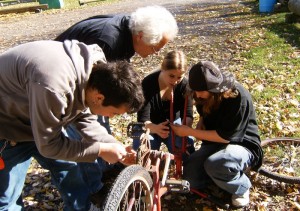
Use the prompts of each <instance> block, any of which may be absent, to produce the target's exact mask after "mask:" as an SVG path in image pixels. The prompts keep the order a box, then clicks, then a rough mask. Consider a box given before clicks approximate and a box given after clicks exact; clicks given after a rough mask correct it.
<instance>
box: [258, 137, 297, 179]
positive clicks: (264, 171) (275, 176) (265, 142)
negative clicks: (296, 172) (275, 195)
mask: <svg viewBox="0 0 300 211" xmlns="http://www.w3.org/2000/svg"><path fill="white" fill-rule="evenodd" d="M279 142H284V143H288V144H290V145H296V146H297V147H299V146H300V138H286V137H280V138H270V139H266V140H263V141H262V142H261V146H262V148H263V149H264V148H266V147H267V146H270V145H271V144H278V143H279ZM263 164H264V161H263ZM258 173H260V174H262V175H264V176H266V177H268V178H271V179H274V180H277V181H279V182H285V183H289V184H300V177H298V176H286V175H282V174H279V173H277V172H273V171H270V170H267V169H266V168H264V167H263V165H262V167H261V168H260V169H259V170H258Z"/></svg>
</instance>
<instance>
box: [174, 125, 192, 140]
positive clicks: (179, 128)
mask: <svg viewBox="0 0 300 211" xmlns="http://www.w3.org/2000/svg"><path fill="white" fill-rule="evenodd" d="M170 126H171V128H172V130H173V131H174V133H175V134H176V135H178V136H181V137H183V136H189V135H190V132H189V130H190V129H191V128H190V127H189V126H186V125H179V124H170Z"/></svg>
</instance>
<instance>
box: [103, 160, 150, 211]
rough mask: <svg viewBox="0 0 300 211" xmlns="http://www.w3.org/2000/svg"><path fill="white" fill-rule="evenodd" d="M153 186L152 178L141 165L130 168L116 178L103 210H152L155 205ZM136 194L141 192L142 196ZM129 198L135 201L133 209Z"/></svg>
mask: <svg viewBox="0 0 300 211" xmlns="http://www.w3.org/2000/svg"><path fill="white" fill-rule="evenodd" d="M152 186H153V181H152V178H151V176H150V174H149V172H148V171H147V170H146V169H144V168H143V167H142V166H140V165H131V166H128V167H126V168H125V169H124V170H123V171H122V172H121V173H120V174H119V176H118V177H117V178H116V180H115V182H114V184H113V185H112V187H111V189H110V192H109V194H108V195H107V196H106V199H105V201H104V203H103V205H102V208H101V210H105V211H117V210H134V211H140V210H150V209H151V208H152V203H153V200H152V192H151V189H152ZM136 192H139V194H140V195H137V193H136ZM141 194H142V198H141ZM128 196H129V199H131V201H130V202H131V203H133V200H132V199H134V206H133V207H132V208H130V204H129V205H128ZM128 206H129V207H128Z"/></svg>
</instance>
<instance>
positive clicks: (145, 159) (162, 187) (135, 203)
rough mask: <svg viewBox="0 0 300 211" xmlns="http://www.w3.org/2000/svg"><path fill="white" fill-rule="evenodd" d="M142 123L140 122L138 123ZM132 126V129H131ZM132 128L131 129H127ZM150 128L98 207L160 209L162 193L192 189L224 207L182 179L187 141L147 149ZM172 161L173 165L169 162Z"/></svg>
mask: <svg viewBox="0 0 300 211" xmlns="http://www.w3.org/2000/svg"><path fill="white" fill-rule="evenodd" d="M137 124H139V125H142V123H137ZM133 127H134V124H132V123H131V124H129V127H128V136H131V134H132V128H133ZM130 128H131V129H130ZM130 131H131V132H130ZM149 132H150V131H149V130H146V132H145V133H143V134H142V135H141V138H140V139H141V146H140V148H139V150H138V151H137V161H136V165H131V166H128V167H126V168H125V169H124V170H123V171H122V172H121V173H120V174H119V176H118V177H117V178H116V180H115V182H114V184H113V185H112V187H111V189H110V193H109V194H108V195H107V197H106V199H105V201H104V203H103V205H102V209H101V210H105V211H116V210H152V211H160V210H161V200H160V199H161V196H163V195H164V194H166V193H167V192H176V193H188V192H192V193H195V194H197V195H199V196H200V197H202V198H205V199H208V200H210V201H211V202H213V203H215V204H217V205H218V206H219V207H221V208H223V209H228V208H229V204H225V203H223V202H222V201H221V200H220V199H218V198H216V197H214V196H212V195H209V194H206V193H203V192H200V191H198V190H194V189H191V188H190V184H189V182H188V181H186V180H182V179H181V175H182V155H183V153H184V152H185V146H186V143H184V144H182V147H181V148H174V147H173V149H177V150H174V153H173V154H171V153H169V152H163V151H158V150H151V149H150V139H149ZM171 161H173V163H174V165H171Z"/></svg>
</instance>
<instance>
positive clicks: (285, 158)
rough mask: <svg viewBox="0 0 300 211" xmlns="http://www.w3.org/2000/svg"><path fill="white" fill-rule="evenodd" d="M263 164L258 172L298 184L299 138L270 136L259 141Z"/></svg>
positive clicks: (278, 179) (299, 165)
mask: <svg viewBox="0 0 300 211" xmlns="http://www.w3.org/2000/svg"><path fill="white" fill-rule="evenodd" d="M261 145H262V148H263V150H264V160H263V165H262V166H261V168H260V169H259V170H258V172H259V173H260V174H262V175H264V176H266V177H269V178H271V179H274V180H277V181H279V182H285V183H291V184H300V162H299V160H298V159H299V158H300V138H272V139H266V140H264V141H262V142H261Z"/></svg>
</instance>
